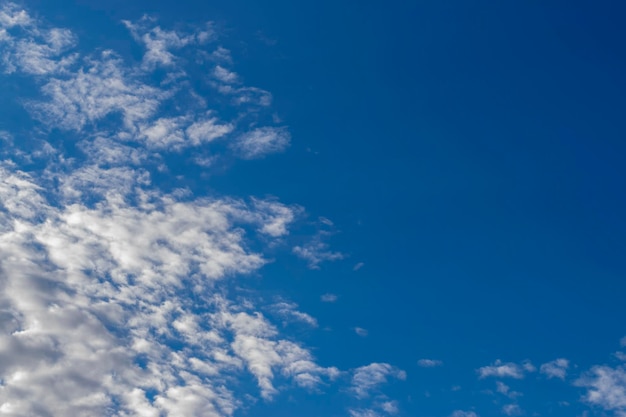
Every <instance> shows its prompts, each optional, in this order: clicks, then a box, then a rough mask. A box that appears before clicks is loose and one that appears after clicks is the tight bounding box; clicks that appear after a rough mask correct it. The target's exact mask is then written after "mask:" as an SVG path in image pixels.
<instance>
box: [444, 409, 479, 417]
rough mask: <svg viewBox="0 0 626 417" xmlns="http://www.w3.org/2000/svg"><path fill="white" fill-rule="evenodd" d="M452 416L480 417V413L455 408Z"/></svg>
mask: <svg viewBox="0 0 626 417" xmlns="http://www.w3.org/2000/svg"><path fill="white" fill-rule="evenodd" d="M450 417H478V414H476V413H475V412H473V411H463V410H455V411H453V412H452V414H450Z"/></svg>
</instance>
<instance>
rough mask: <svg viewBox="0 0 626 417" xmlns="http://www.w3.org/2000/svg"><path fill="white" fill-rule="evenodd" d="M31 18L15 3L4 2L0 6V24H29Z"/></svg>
mask: <svg viewBox="0 0 626 417" xmlns="http://www.w3.org/2000/svg"><path fill="white" fill-rule="evenodd" d="M31 24H33V20H32V18H31V17H30V15H29V14H28V12H27V11H26V10H24V9H22V8H21V7H20V6H18V5H17V4H15V3H12V2H6V3H4V4H3V5H2V6H1V7H0V26H1V27H5V28H12V27H14V26H30V25H31Z"/></svg>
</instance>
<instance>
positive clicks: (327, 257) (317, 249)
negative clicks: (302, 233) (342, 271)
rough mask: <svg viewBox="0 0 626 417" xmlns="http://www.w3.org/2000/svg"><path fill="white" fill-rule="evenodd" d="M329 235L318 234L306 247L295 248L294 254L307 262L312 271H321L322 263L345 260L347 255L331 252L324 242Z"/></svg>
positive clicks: (326, 233)
mask: <svg viewBox="0 0 626 417" xmlns="http://www.w3.org/2000/svg"><path fill="white" fill-rule="evenodd" d="M328 235H329V233H328V232H323V231H320V232H318V233H317V235H315V236H314V237H313V238H312V239H311V240H310V241H309V242H307V243H305V244H304V245H297V246H294V248H293V253H294V254H295V255H296V256H298V257H299V258H301V259H304V260H305V261H307V263H308V266H309V268H310V269H320V264H321V263H322V262H331V261H338V260H341V259H344V258H345V255H344V254H343V253H341V252H336V251H331V250H330V248H329V245H328V243H326V242H324V241H323V239H324V238H325V237H326V236H328Z"/></svg>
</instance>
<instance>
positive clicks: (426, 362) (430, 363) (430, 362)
mask: <svg viewBox="0 0 626 417" xmlns="http://www.w3.org/2000/svg"><path fill="white" fill-rule="evenodd" d="M417 364H418V365H419V366H421V367H422V368H435V367H437V366H441V365H443V362H442V361H440V360H437V359H420V360H418V361H417Z"/></svg>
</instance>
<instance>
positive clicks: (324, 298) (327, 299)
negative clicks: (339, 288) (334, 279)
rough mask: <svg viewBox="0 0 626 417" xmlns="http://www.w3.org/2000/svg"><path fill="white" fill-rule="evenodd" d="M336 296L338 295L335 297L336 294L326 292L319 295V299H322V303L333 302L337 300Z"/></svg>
mask: <svg viewBox="0 0 626 417" xmlns="http://www.w3.org/2000/svg"><path fill="white" fill-rule="evenodd" d="M337 298H339V297H337V295H336V294H331V293H326V294H323V295H322V296H321V297H320V300H322V302H323V303H334V302H335V301H337Z"/></svg>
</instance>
